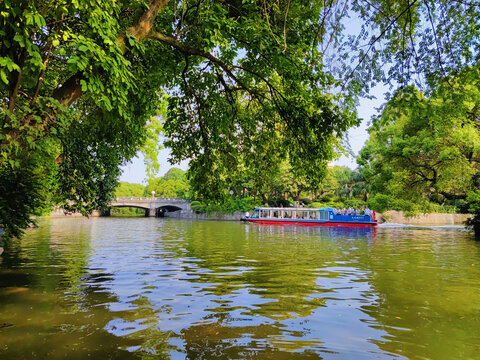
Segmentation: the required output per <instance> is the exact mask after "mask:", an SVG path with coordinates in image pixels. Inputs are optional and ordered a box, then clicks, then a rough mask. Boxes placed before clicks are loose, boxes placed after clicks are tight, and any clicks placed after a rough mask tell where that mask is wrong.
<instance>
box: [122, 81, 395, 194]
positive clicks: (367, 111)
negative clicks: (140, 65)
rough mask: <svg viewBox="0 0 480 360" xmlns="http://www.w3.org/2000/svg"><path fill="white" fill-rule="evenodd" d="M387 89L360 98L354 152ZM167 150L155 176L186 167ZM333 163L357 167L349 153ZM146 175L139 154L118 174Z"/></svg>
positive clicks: (135, 178)
mask: <svg viewBox="0 0 480 360" xmlns="http://www.w3.org/2000/svg"><path fill="white" fill-rule="evenodd" d="M386 91H387V88H386V87H384V86H382V85H379V86H376V87H374V88H373V89H372V90H371V92H370V94H372V95H374V96H375V97H376V98H375V99H365V98H362V99H360V102H359V106H358V109H357V110H358V116H359V117H360V118H361V119H362V122H361V124H360V126H358V127H354V128H351V129H350V130H349V131H348V135H347V137H348V142H349V143H350V146H351V148H352V151H353V152H354V154H356V155H358V153H359V151H360V150H361V149H362V147H363V145H364V144H365V141H367V139H368V132H367V129H368V124H369V123H370V119H371V118H372V116H374V115H377V114H378V110H377V109H378V108H379V107H380V106H381V105H382V104H383V103H384V102H385V100H384V96H383V94H384V93H385V92H386ZM168 156H169V150H168V149H163V150H161V151H160V154H159V161H160V170H159V172H158V173H157V175H156V177H160V176H163V175H164V174H165V173H166V172H167V171H168V170H169V169H170V168H172V167H177V168H180V169H182V170H187V169H188V162H187V161H184V162H182V163H180V164H176V165H171V164H170V163H169V162H168ZM334 164H335V165H339V166H347V167H349V168H351V169H355V168H356V167H357V164H356V161H355V159H354V158H353V157H352V156H351V155H350V156H348V157H346V156H345V155H342V157H341V158H340V159H338V160H335V162H334ZM146 177H147V171H146V166H145V164H144V162H143V157H142V155H141V154H139V155H138V156H137V157H135V158H134V159H133V160H132V161H130V162H129V163H128V164H127V165H125V166H123V167H122V175H121V176H120V181H126V182H130V183H136V184H144V185H145V184H146V181H145V180H146Z"/></svg>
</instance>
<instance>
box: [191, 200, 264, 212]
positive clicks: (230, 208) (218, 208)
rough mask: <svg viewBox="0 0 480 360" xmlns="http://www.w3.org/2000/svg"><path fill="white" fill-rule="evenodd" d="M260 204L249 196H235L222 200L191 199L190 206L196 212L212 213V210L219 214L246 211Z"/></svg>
mask: <svg viewBox="0 0 480 360" xmlns="http://www.w3.org/2000/svg"><path fill="white" fill-rule="evenodd" d="M260 205H261V204H260V203H259V202H258V201H255V199H253V198H251V197H245V198H236V197H229V198H226V199H225V200H224V202H213V201H212V202H208V203H201V202H200V201H192V202H191V203H190V207H191V209H192V210H193V211H195V212H196V213H198V214H200V213H207V214H212V213H214V212H216V213H219V214H233V213H234V212H236V211H239V212H247V211H252V210H253V209H255V208H256V207H258V206H260Z"/></svg>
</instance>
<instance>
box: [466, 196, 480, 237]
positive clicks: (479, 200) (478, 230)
mask: <svg viewBox="0 0 480 360" xmlns="http://www.w3.org/2000/svg"><path fill="white" fill-rule="evenodd" d="M467 201H468V202H469V203H470V204H471V205H470V208H469V210H470V212H471V213H473V217H472V218H470V219H468V220H467V222H466V225H467V226H468V227H469V228H471V229H472V230H474V231H475V235H476V236H477V237H479V235H480V191H479V190H477V191H472V192H470V193H469V194H468V197H467Z"/></svg>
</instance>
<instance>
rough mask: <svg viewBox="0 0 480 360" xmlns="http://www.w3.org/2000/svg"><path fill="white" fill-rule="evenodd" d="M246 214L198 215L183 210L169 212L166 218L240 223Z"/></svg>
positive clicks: (215, 213)
mask: <svg viewBox="0 0 480 360" xmlns="http://www.w3.org/2000/svg"><path fill="white" fill-rule="evenodd" d="M245 214H246V213H244V212H240V211H236V212H234V213H233V214H220V213H217V212H213V213H211V214H197V213H195V212H193V211H192V210H181V211H174V212H169V213H168V214H167V215H166V216H167V217H169V218H172V219H191V220H223V221H240V220H241V219H242V218H244V217H245Z"/></svg>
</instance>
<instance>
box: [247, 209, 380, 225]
mask: <svg viewBox="0 0 480 360" xmlns="http://www.w3.org/2000/svg"><path fill="white" fill-rule="evenodd" d="M373 217H374V216H373V214H372V215H355V214H353V215H343V214H338V213H337V211H336V210H335V209H333V208H321V209H308V208H268V207H259V208H256V209H255V210H254V211H253V212H252V214H251V215H250V216H247V217H246V220H247V221H250V222H254V223H260V224H299V225H327V226H363V227H367V226H375V225H377V220H375V219H374V218H373Z"/></svg>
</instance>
